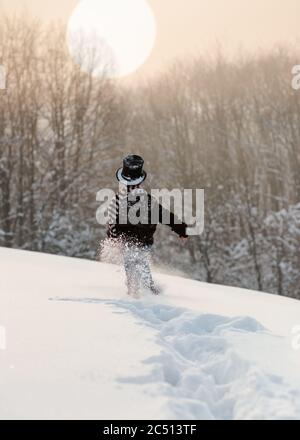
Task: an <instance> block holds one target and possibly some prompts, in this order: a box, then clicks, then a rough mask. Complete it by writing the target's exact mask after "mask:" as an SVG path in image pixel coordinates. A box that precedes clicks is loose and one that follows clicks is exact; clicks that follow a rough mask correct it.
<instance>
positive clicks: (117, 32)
mask: <svg viewBox="0 0 300 440" xmlns="http://www.w3.org/2000/svg"><path fill="white" fill-rule="evenodd" d="M155 38H156V22H155V18H154V14H153V12H152V10H151V8H150V6H149V4H148V2H147V1H146V0H81V1H80V3H79V4H78V5H77V7H76V8H75V10H74V11H73V13H72V15H71V17H70V19H69V22H68V28H67V45H68V48H69V52H70V54H71V57H72V58H73V60H74V62H75V63H76V64H78V65H79V66H80V67H81V69H82V70H84V71H86V72H89V73H90V74H91V75H93V76H103V75H104V76H106V77H110V78H116V77H124V76H126V75H129V74H130V73H133V72H134V71H136V70H137V69H138V68H139V67H141V66H142V65H143V64H144V62H145V61H146V59H147V58H148V57H149V55H150V53H151V51H152V49H153V46H154V43H155Z"/></svg>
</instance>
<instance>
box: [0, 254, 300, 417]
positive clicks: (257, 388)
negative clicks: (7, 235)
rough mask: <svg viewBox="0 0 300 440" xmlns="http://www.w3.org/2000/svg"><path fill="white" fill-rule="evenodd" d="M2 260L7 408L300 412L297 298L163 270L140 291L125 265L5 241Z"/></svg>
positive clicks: (0, 385) (42, 413)
mask: <svg viewBox="0 0 300 440" xmlns="http://www.w3.org/2000/svg"><path fill="white" fill-rule="evenodd" d="M0 267H1V277H0V326H2V327H5V330H6V349H5V350H3V347H2V349H1V347H0V396H1V397H0V418H1V419H5V418H10V419H14V418H31V419H32V418H46V419H49V418H55V419H57V418H58V419H59V418H89V419H90V418H92V419H104V418H110V419H117V418H119V419H136V418H146V419H147V418H158V419H163V418H171V419H176V418H182V419H183V418H190V419H193V418H194V419H249V418H250V419H254V418H269V419H270V418H297V419H299V418H300V368H299V367H300V351H297V350H296V348H297V344H295V340H294V344H292V342H293V339H292V338H293V337H294V338H295V337H297V335H292V333H291V331H292V329H293V327H294V326H296V325H300V302H298V301H294V300H291V299H286V298H281V297H277V296H272V295H267V294H262V293H258V292H254V291H246V290H242V289H234V288H229V287H222V286H215V285H207V284H204V283H199V282H196V281H191V280H186V279H183V278H179V277H171V276H167V275H159V274H156V279H157V280H158V283H159V284H160V285H161V286H162V287H163V294H162V295H161V296H160V297H158V298H157V297H152V296H144V297H143V298H142V299H139V300H134V299H130V298H128V297H127V296H126V295H125V288H124V280H123V272H122V270H121V269H120V268H119V267H117V266H112V265H108V264H100V263H96V262H95V263H94V262H88V261H82V260H77V259H68V258H63V257H56V256H50V255H44V254H38V253H31V252H22V251H15V250H8V249H3V248H2V249H0ZM2 336H3V328H2ZM2 339H3V338H2ZM296 342H297V341H296ZM293 345H294V348H293Z"/></svg>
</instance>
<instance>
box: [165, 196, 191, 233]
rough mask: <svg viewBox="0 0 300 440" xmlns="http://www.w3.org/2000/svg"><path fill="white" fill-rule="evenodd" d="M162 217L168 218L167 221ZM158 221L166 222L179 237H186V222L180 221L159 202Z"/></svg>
mask: <svg viewBox="0 0 300 440" xmlns="http://www.w3.org/2000/svg"><path fill="white" fill-rule="evenodd" d="M164 218H170V220H169V222H168V223H165V222H164V221H163V219H164ZM159 223H161V224H167V226H169V227H170V228H171V229H172V231H174V232H175V233H176V234H177V235H179V237H183V238H187V237H188V235H187V233H186V229H187V224H186V223H184V222H182V221H180V220H179V218H178V217H177V216H176V215H174V214H173V212H170V211H168V210H167V209H166V208H164V207H163V206H162V205H161V204H159Z"/></svg>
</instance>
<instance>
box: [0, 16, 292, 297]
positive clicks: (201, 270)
mask: <svg viewBox="0 0 300 440" xmlns="http://www.w3.org/2000/svg"><path fill="white" fill-rule="evenodd" d="M0 59H1V63H3V64H4V65H5V68H6V72H7V78H6V83H7V86H6V90H0V245H1V246H6V247H13V248H19V249H28V250H34V251H40V252H49V253H55V254H60V255H68V256H73V257H80V258H89V259H95V258H96V257H97V252H98V248H99V242H100V241H101V240H102V239H103V238H104V237H105V228H104V227H101V226H99V225H98V224H97V222H96V216H95V215H96V210H97V208H98V203H97V202H96V193H97V191H98V190H99V189H102V188H114V189H117V182H116V180H115V170H116V169H117V168H118V167H120V166H121V164H122V157H123V156H124V155H126V154H128V153H136V154H140V155H142V156H143V157H144V158H145V169H146V170H147V171H148V176H149V178H148V179H147V184H146V188H148V189H151V188H168V189H172V188H181V189H183V188H203V189H204V190H205V229H204V233H203V234H202V235H201V236H198V237H197V236H196V237H191V238H190V239H189V241H188V243H187V244H186V246H185V247H184V248H182V245H181V244H180V243H179V240H178V239H177V237H176V236H175V235H172V234H170V233H169V231H166V230H165V228H166V227H163V226H161V227H160V228H159V230H158V232H157V235H156V244H155V247H154V261H155V263H156V264H157V265H159V266H160V267H165V268H166V270H170V268H171V269H172V270H173V271H177V272H179V273H181V274H184V275H186V276H189V277H192V278H195V279H198V280H202V281H206V282H209V283H218V284H225V285H232V286H239V287H245V288H250V289H256V290H261V291H265V292H270V293H276V294H279V295H287V296H291V297H295V298H300V271H299V268H300V252H299V249H300V91H298V92H297V91H295V90H293V89H292V87H291V80H292V74H291V70H292V67H293V66H294V65H295V64H299V60H300V53H299V52H297V51H296V49H293V48H287V47H281V48H280V47H277V48H276V49H274V50H273V51H272V52H268V53H259V54H256V55H253V54H252V55H250V54H248V55H246V54H242V53H241V54H240V55H239V56H237V57H236V58H235V59H228V58H226V57H225V56H223V55H222V53H221V52H220V53H216V54H215V55H214V56H210V57H209V56H206V57H204V56H201V55H199V57H195V58H193V59H185V60H177V61H174V63H173V65H172V66H170V67H169V68H168V69H167V70H166V71H164V72H161V74H160V75H157V76H156V77H153V78H149V79H148V80H144V81H143V82H141V83H140V84H138V85H136V86H135V85H132V86H130V87H129V86H128V85H126V86H125V85H123V84H122V83H120V82H119V81H117V80H109V79H106V77H105V75H103V78H97V79H96V78H93V77H92V75H91V74H86V73H83V72H81V71H80V69H79V68H78V67H77V66H76V65H75V64H74V63H73V62H72V60H71V59H70V56H69V54H68V50H67V47H66V44H65V30H64V29H63V28H61V27H60V26H59V25H51V26H50V27H48V28H44V27H42V26H41V25H40V24H39V23H38V22H36V21H34V20H32V19H29V18H26V19H25V18H24V17H14V18H7V17H2V18H1V20H0Z"/></svg>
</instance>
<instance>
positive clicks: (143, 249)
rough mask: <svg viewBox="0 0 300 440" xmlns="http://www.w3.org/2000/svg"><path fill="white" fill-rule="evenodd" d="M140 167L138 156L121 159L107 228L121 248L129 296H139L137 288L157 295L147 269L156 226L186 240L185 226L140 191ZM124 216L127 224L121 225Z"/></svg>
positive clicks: (108, 234)
mask: <svg viewBox="0 0 300 440" xmlns="http://www.w3.org/2000/svg"><path fill="white" fill-rule="evenodd" d="M143 165H144V160H143V159H142V158H141V157H140V156H137V155H129V156H127V157H125V158H124V160H123V167H122V168H120V169H118V171H117V173H116V176H117V179H118V181H119V182H120V184H121V185H122V186H121V190H120V191H119V193H118V194H117V195H116V197H115V198H114V200H113V202H112V203H111V205H110V207H109V222H108V228H107V237H108V239H109V240H111V241H115V242H117V243H120V245H121V249H122V254H123V260H124V268H125V273H126V278H127V288H128V295H132V296H137V295H138V294H139V291H140V287H144V288H146V289H148V290H149V291H151V292H152V293H153V294H158V290H157V288H156V286H155V284H154V281H153V278H152V274H151V270H150V266H149V260H150V252H151V248H152V245H153V235H154V233H155V231H156V227H157V224H158V223H164V224H167V225H168V226H169V227H170V228H171V229H172V231H174V232H176V233H177V234H178V235H179V237H180V238H182V239H183V240H184V239H186V238H187V235H186V228H187V225H186V224H185V223H184V222H180V221H179V219H178V218H177V217H175V216H174V214H173V213H171V212H169V211H167V210H166V209H165V208H163V206H162V205H161V204H159V203H158V202H157V201H156V200H155V199H154V198H153V197H151V196H150V195H149V194H148V193H147V192H146V191H145V190H144V189H142V188H141V187H140V185H141V184H142V182H144V180H145V179H146V177H147V173H146V172H145V171H144V170H143ZM130 209H132V210H133V212H135V214H136V217H138V221H136V219H135V220H134V219H132V218H130V214H129V215H128V212H129V210H130ZM154 210H156V211H155V212H156V213H157V218H156V219H154V217H155V216H153V212H154ZM124 215H125V217H126V222H123V221H122V218H123V219H124ZM166 218H167V219H168V221H167V223H165V219H166Z"/></svg>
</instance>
